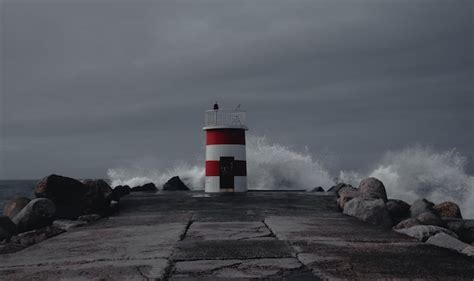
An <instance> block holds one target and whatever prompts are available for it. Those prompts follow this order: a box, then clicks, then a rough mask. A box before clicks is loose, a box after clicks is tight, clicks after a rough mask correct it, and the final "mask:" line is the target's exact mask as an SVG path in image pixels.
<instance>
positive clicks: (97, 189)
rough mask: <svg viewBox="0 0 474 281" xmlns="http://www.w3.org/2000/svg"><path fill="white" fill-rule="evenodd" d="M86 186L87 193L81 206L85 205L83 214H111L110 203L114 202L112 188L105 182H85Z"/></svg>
mask: <svg viewBox="0 0 474 281" xmlns="http://www.w3.org/2000/svg"><path fill="white" fill-rule="evenodd" d="M84 185H85V186H86V187H87V192H86V193H85V194H84V196H83V198H82V200H81V202H82V203H81V204H83V206H84V209H83V212H82V213H83V214H102V215H106V214H108V213H109V208H110V201H112V197H113V194H112V188H111V187H110V185H109V184H108V183H107V182H106V181H104V180H100V179H99V180H85V181H84Z"/></svg>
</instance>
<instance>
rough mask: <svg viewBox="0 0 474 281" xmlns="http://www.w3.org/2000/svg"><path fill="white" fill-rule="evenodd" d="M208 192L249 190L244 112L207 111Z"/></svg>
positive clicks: (215, 108)
mask: <svg viewBox="0 0 474 281" xmlns="http://www.w3.org/2000/svg"><path fill="white" fill-rule="evenodd" d="M203 129H204V131H206V184H205V191H206V192H246V191H247V162H246V150H245V131H246V130H248V128H247V127H246V126H245V112H244V111H241V110H221V109H219V106H218V105H217V104H214V109H213V110H208V111H206V120H205V126H204V128H203Z"/></svg>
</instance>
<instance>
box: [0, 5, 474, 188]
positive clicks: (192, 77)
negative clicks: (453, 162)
mask: <svg viewBox="0 0 474 281" xmlns="http://www.w3.org/2000/svg"><path fill="white" fill-rule="evenodd" d="M473 3H474V2H473V1H444V0H443V1H435V0H431V1H420V0H418V1H417V0H415V1H412V0H410V1H402V0H400V1H375V0H373V1H349V0H347V1H342V0H340V1H286V0H285V1H276V0H271V1H270V0H268V1H263V0H257V1H255V0H252V1H235V0H233V1H152V0H149V1H137V0H133V1H132V0H128V1H105V0H103V1H100V0H99V1H85V0H84V1H79V0H77V1H73V0H65V1H59V0H57V1H39V0H38V1H33V0H30V1H5V0H1V72H0V74H1V79H2V85H1V98H2V99H1V106H0V110H1V129H2V132H1V133H2V135H1V139H0V141H1V143H0V157H1V158H0V159H1V165H2V166H0V178H4V179H5V178H9V179H15V178H34V179H35V178H41V177H43V176H45V175H47V174H50V173H53V172H55V173H60V174H64V175H68V176H72V177H104V176H105V175H106V171H107V169H108V168H113V167H117V166H124V165H127V163H130V162H133V161H136V160H139V159H142V158H146V157H150V158H153V159H158V161H159V162H160V163H162V165H167V163H172V162H174V161H176V160H183V161H185V160H189V159H195V158H196V157H199V156H201V157H203V153H204V146H203V144H204V134H203V132H202V123H203V112H204V110H206V109H208V108H209V107H210V106H212V104H213V102H214V100H218V101H219V102H220V103H221V105H222V106H223V107H234V106H236V105H237V104H242V105H243V108H245V109H246V110H247V111H248V126H249V127H250V129H251V130H250V131H249V132H250V133H251V134H254V135H266V136H267V137H269V139H270V140H271V141H274V142H278V143H281V144H284V145H288V146H290V147H292V148H294V149H296V150H303V149H304V148H305V147H307V148H308V151H309V152H310V153H312V154H315V155H317V154H320V153H324V154H330V155H332V156H331V157H332V161H331V163H330V164H328V165H329V166H330V167H329V168H330V169H359V168H364V167H367V166H370V163H372V162H373V161H376V160H377V159H379V158H380V157H381V156H382V155H383V153H384V152H385V151H387V150H396V149H401V148H404V147H406V146H410V145H413V144H416V143H418V144H428V145H433V146H434V147H435V148H436V149H438V150H444V149H450V148H454V147H455V148H457V149H458V151H459V152H460V153H462V154H463V155H465V156H466V157H468V160H469V161H470V162H471V164H470V166H469V170H470V171H473V170H474V169H473V167H474V165H473V164H472V161H474V159H473V157H474V149H473V144H474V114H473V108H474V97H473V95H474V94H473V89H474V87H473V86H474V82H473V71H474V55H473V34H474V27H473Z"/></svg>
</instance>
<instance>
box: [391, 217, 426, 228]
mask: <svg viewBox="0 0 474 281" xmlns="http://www.w3.org/2000/svg"><path fill="white" fill-rule="evenodd" d="M420 224H421V223H420V222H419V221H418V220H417V219H414V218H409V219H406V220H403V221H401V222H399V223H398V224H397V225H396V226H394V227H393V229H402V228H410V227H412V226H415V225H420Z"/></svg>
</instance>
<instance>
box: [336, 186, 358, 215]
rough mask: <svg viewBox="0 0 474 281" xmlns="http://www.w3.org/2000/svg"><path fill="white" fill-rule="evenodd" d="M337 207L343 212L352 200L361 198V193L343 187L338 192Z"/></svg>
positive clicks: (351, 188)
mask: <svg viewBox="0 0 474 281" xmlns="http://www.w3.org/2000/svg"><path fill="white" fill-rule="evenodd" d="M337 194H338V197H339V198H337V205H338V206H339V209H341V210H343V209H344V205H345V204H346V203H347V202H349V201H350V200H352V199H354V198H356V197H360V196H361V193H360V192H359V191H358V190H357V189H355V188H353V187H343V188H341V189H340V190H339V191H338V193H337Z"/></svg>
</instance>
